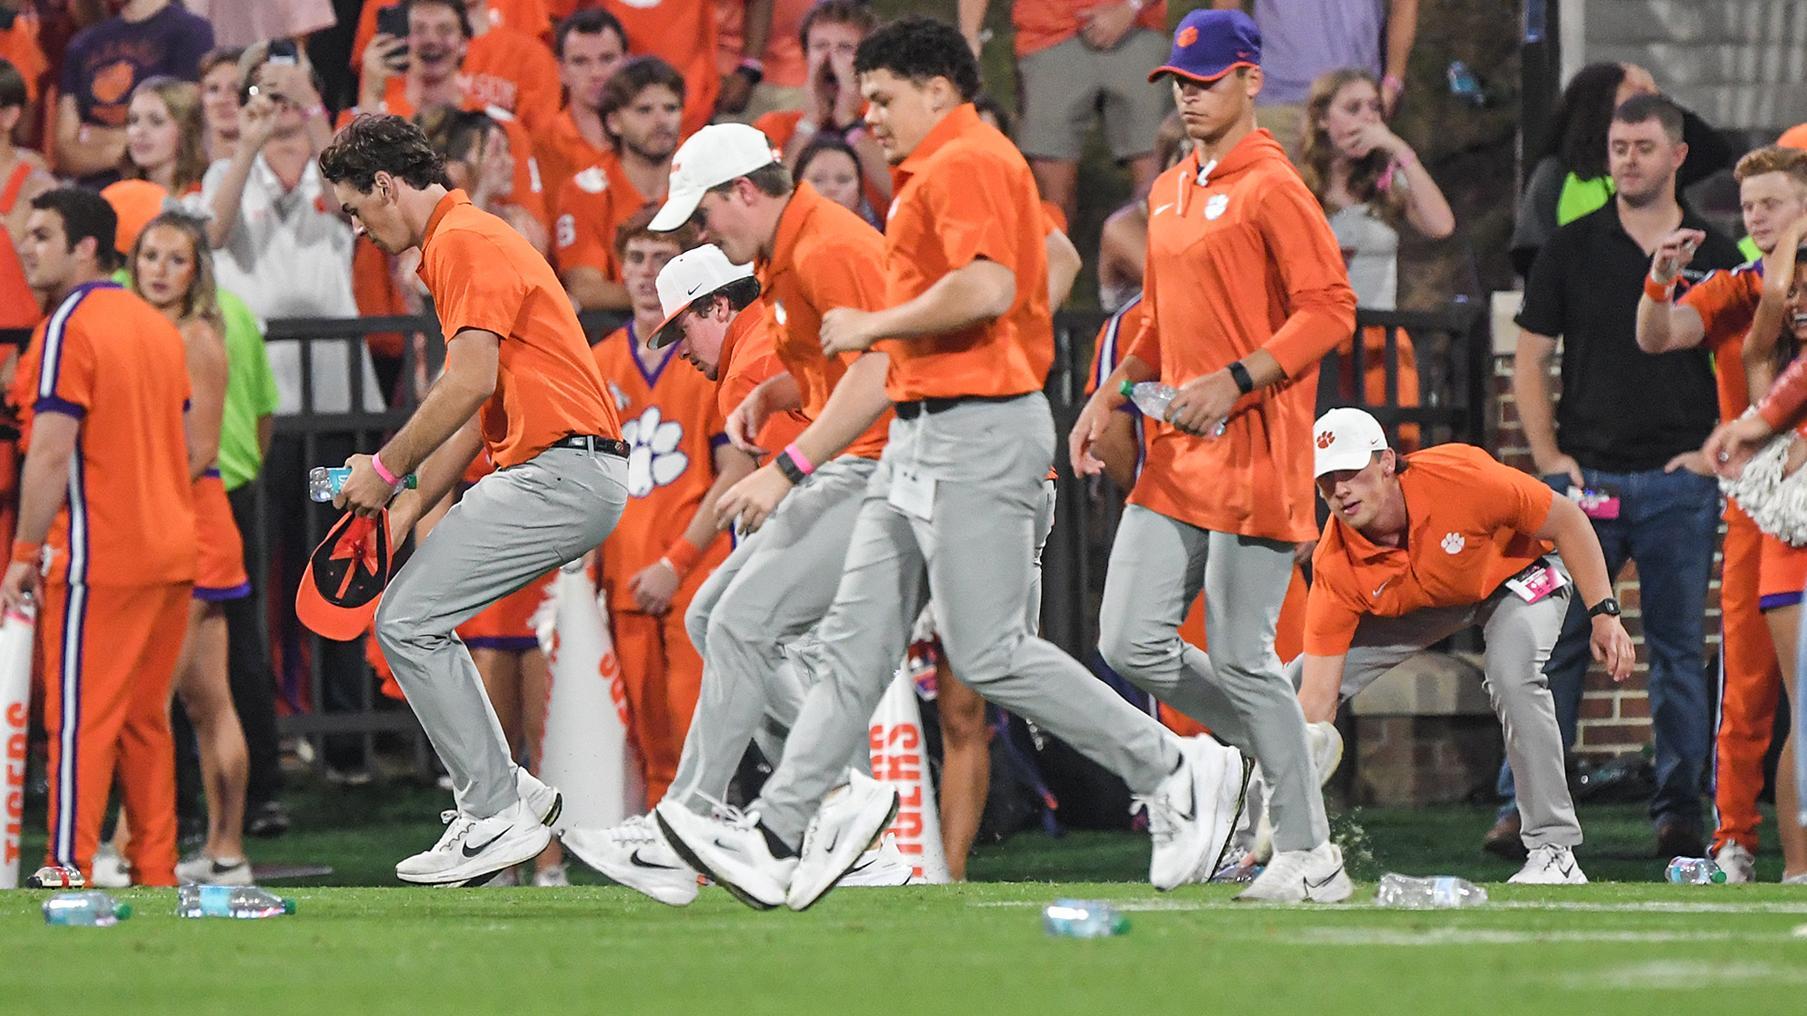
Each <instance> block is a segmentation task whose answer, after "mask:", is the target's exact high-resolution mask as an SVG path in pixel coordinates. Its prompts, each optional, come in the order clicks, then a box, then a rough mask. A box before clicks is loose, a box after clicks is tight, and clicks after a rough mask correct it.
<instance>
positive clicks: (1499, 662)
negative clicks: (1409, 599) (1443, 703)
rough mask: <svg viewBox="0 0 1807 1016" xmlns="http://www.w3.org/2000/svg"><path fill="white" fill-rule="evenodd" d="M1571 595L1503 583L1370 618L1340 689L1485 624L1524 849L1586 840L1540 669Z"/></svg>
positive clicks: (1491, 682)
mask: <svg viewBox="0 0 1807 1016" xmlns="http://www.w3.org/2000/svg"><path fill="white" fill-rule="evenodd" d="M1549 560H1552V561H1554V560H1555V558H1554V556H1552V557H1551V558H1549ZM1558 567H1560V565H1558ZM1564 574H1567V572H1566V571H1565V572H1564ZM1573 593H1574V587H1573V586H1570V587H1568V588H1566V589H1564V590H1563V591H1562V592H1561V593H1558V594H1556V595H1554V596H1549V597H1546V598H1544V599H1543V600H1541V601H1539V602H1537V603H1526V602H1525V601H1523V600H1521V599H1519V598H1518V596H1516V595H1514V594H1513V593H1512V592H1511V591H1510V590H1507V589H1505V588H1504V587H1502V588H1501V589H1499V590H1497V591H1496V592H1495V593H1494V594H1493V595H1492V596H1490V597H1488V598H1487V599H1486V600H1484V601H1482V602H1481V603H1477V604H1475V605H1473V606H1469V607H1431V608H1426V609H1424V610H1418V611H1413V612H1412V613H1410V614H1407V615H1405V616H1403V617H1374V616H1372V615H1370V616H1368V617H1364V618H1362V620H1361V624H1360V625H1359V626H1358V627H1357V628H1356V629H1355V642H1354V643H1353V644H1352V645H1351V646H1350V647H1349V652H1348V655H1346V656H1345V657H1344V658H1343V685H1342V688H1341V689H1339V692H1340V694H1341V696H1342V698H1343V699H1344V700H1345V701H1347V700H1348V699H1351V698H1354V697H1355V696H1356V694H1357V693H1358V692H1360V691H1361V690H1362V689H1363V688H1366V687H1367V686H1368V685H1370V684H1373V683H1374V682H1375V681H1376V680H1377V679H1379V678H1380V676H1381V675H1382V674H1385V673H1386V672H1387V671H1389V670H1392V669H1393V668H1394V667H1396V666H1398V665H1399V664H1401V663H1403V662H1405V660H1406V658H1407V657H1409V656H1411V655H1412V654H1414V653H1418V652H1422V651H1423V650H1425V649H1429V648H1430V647H1431V646H1433V645H1436V644H1437V643H1438V642H1441V641H1443V640H1444V639H1446V638H1448V637H1449V636H1451V635H1454V634H1455V633H1456V632H1459V631H1461V630H1463V629H1464V628H1467V627H1469V626H1470V625H1476V624H1478V625H1480V626H1481V631H1482V633H1483V635H1485V637H1486V640H1487V651H1486V658H1485V662H1486V668H1487V698H1488V700H1489V701H1491V702H1492V703H1493V711H1494V713H1495V715H1497V716H1498V717H1499V718H1500V727H1501V728H1502V729H1503V730H1504V731H1505V734H1506V761H1507V763H1508V764H1510V765H1511V767H1512V772H1513V775H1514V776H1516V777H1517V780H1518V811H1519V815H1520V817H1521V818H1522V819H1523V820H1524V832H1523V838H1524V841H1525V846H1527V847H1533V848H1535V847H1540V846H1543V845H1544V844H1551V843H1553V844H1556V845H1557V846H1563V847H1573V846H1577V845H1579V844H1580V843H1581V823H1580V822H1579V821H1578V820H1577V819H1576V818H1575V802H1574V800H1573V799H1572V798H1571V797H1570V796H1569V784H1568V778H1567V775H1566V774H1565V773H1564V772H1563V768H1562V733H1561V731H1559V730H1558V729H1557V726H1556V704H1555V701H1554V700H1553V699H1551V697H1550V681H1549V678H1548V677H1546V676H1545V675H1544V672H1543V668H1544V664H1545V663H1547V662H1548V661H1549V659H1550V650H1551V649H1552V648H1554V647H1555V645H1556V639H1557V636H1559V635H1561V634H1562V618H1563V615H1564V614H1566V613H1567V612H1568V608H1569V598H1570V597H1571V596H1572V595H1573ZM1304 665H1305V661H1304V659H1303V658H1300V659H1298V660H1294V661H1293V663H1292V666H1291V667H1290V668H1289V670H1288V673H1289V676H1291V677H1292V678H1293V680H1294V681H1295V682H1296V681H1297V680H1298V679H1299V677H1300V675H1301V674H1302V673H1303V671H1304Z"/></svg>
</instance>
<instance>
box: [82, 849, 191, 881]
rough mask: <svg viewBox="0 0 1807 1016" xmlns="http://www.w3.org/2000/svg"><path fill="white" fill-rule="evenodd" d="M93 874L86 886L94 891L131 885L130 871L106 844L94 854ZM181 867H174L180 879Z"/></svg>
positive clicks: (123, 861)
mask: <svg viewBox="0 0 1807 1016" xmlns="http://www.w3.org/2000/svg"><path fill="white" fill-rule="evenodd" d="M90 870H91V871H93V872H94V875H93V877H91V878H89V879H88V884H89V885H91V886H93V887H94V888H96V889H129V888H131V885H132V869H131V868H130V867H129V866H127V864H126V863H125V858H123V857H121V856H119V851H117V850H114V849H113V845H112V844H111V843H108V844H106V845H104V846H102V847H101V848H100V849H99V850H96V851H95V852H94V863H93V864H92V865H91V866H90ZM181 875H182V866H181V865H179V864H178V865H176V877H177V878H178V879H180V878H181Z"/></svg>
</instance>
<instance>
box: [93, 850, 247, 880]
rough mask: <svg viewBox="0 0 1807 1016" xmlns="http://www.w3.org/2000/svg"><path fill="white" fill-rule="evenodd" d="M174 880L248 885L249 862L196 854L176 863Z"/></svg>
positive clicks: (96, 870) (244, 859)
mask: <svg viewBox="0 0 1807 1016" xmlns="http://www.w3.org/2000/svg"><path fill="white" fill-rule="evenodd" d="M94 871H95V874H99V873H100V863H99V862H98V861H96V862H95V867H94ZM176 881H177V882H179V883H182V884H184V885H186V884H188V883H190V882H193V883H196V884H199V885H250V884H251V862H250V861H249V860H247V859H246V858H243V857H241V858H239V859H238V860H236V861H216V860H214V859H213V858H211V857H208V856H207V855H206V854H196V855H194V856H193V857H191V858H189V859H188V860H186V861H181V862H178V863H177V864H176Z"/></svg>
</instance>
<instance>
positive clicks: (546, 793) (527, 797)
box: [514, 766, 565, 833]
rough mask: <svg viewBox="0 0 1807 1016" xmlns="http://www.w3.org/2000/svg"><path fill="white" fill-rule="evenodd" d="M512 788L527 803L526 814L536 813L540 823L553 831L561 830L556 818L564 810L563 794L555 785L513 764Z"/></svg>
mask: <svg viewBox="0 0 1807 1016" xmlns="http://www.w3.org/2000/svg"><path fill="white" fill-rule="evenodd" d="M514 788H515V793H517V794H519V795H520V797H521V803H523V804H525V805H527V813H528V814H530V815H538V816H539V818H540V824H541V825H543V826H546V827H548V828H550V829H551V830H552V831H553V832H555V833H557V832H562V831H563V830H562V829H561V828H560V826H559V821H558V820H559V817H560V816H561V815H563V814H564V811H565V796H564V795H563V794H561V793H559V792H558V788H557V787H551V786H547V785H546V784H544V783H541V782H540V779H539V777H537V776H535V775H533V774H532V773H530V772H528V771H527V767H526V766H515V770H514Z"/></svg>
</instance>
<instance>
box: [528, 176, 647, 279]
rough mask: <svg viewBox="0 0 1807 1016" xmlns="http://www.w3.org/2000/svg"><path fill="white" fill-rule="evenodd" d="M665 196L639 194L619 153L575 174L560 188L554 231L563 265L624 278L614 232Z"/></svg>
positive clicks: (565, 270) (554, 245)
mask: <svg viewBox="0 0 1807 1016" xmlns="http://www.w3.org/2000/svg"><path fill="white" fill-rule="evenodd" d="M664 198H665V195H663V194H660V195H657V196H656V197H648V196H646V195H644V194H642V193H640V190H639V188H637V187H635V186H634V181H632V180H630V179H628V175H627V170H625V169H623V168H622V166H621V157H620V156H618V155H616V154H615V153H614V152H609V153H607V154H606V155H604V156H603V157H602V160H601V161H600V162H598V163H596V164H595V165H593V166H591V167H589V168H588V169H585V170H583V171H581V172H579V173H577V174H576V175H574V176H572V177H571V179H569V180H567V181H565V184H564V187H563V188H562V189H561V190H560V191H559V195H558V201H557V205H558V209H559V213H558V222H557V225H556V226H555V228H554V229H553V231H552V250H553V258H554V260H556V261H557V263H558V270H559V271H560V272H561V273H568V272H570V271H571V269H573V268H594V269H596V270H597V271H599V272H601V273H602V277H603V278H605V279H609V280H612V281H615V282H619V281H621V264H620V262H619V260H618V259H617V258H616V257H615V231H616V230H618V229H620V228H621V224H622V223H624V222H626V221H627V220H629V219H631V218H633V217H634V213H635V212H638V211H640V210H641V209H642V208H645V207H646V206H647V205H648V204H650V203H652V202H654V201H662V200H664Z"/></svg>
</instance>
